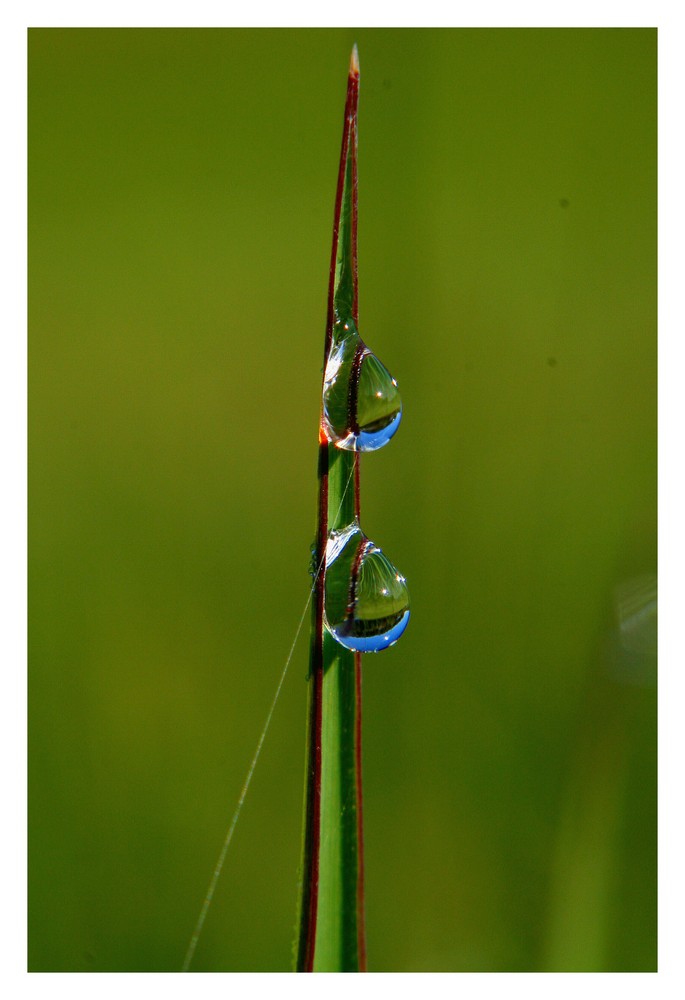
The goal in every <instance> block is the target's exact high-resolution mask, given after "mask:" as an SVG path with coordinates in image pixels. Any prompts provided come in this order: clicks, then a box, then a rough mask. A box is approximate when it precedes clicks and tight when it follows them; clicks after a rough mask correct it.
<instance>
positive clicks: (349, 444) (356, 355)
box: [323, 320, 402, 451]
mask: <svg viewBox="0 0 685 1000" xmlns="http://www.w3.org/2000/svg"><path fill="white" fill-rule="evenodd" d="M333 344H334V346H333V348H332V350H331V352H330V356H329V358H328V363H327V365H326V377H325V380H324V391H323V415H324V423H325V427H326V432H327V434H328V436H329V437H330V439H331V441H333V443H334V444H335V445H336V447H338V448H343V449H345V451H376V449H378V448H382V447H383V445H384V444H387V443H388V441H389V440H390V438H391V437H392V436H393V434H394V433H395V431H396V430H397V428H398V427H399V425H400V420H401V419H402V398H401V396H400V391H399V389H398V388H397V382H396V381H395V379H394V378H393V377H392V375H391V374H390V372H389V371H388V369H387V368H386V367H385V365H383V364H381V362H380V361H379V360H378V358H377V357H376V355H375V354H374V353H373V352H372V351H370V350H369V348H368V347H367V346H366V344H365V343H364V341H363V340H362V338H361V337H360V336H359V333H358V332H357V329H356V327H355V325H354V323H353V321H352V320H346V321H345V322H344V323H342V322H339V323H337V324H336V328H335V331H334V340H333Z"/></svg>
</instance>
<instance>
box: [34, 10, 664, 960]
mask: <svg viewBox="0 0 685 1000" xmlns="http://www.w3.org/2000/svg"><path fill="white" fill-rule="evenodd" d="M355 40H356V41H357V42H358V44H359V50H360V60H361V70H362V88H361V105H360V147H359V171H360V194H359V197H360V206H359V209H360V222H359V252H360V330H361V333H362V336H363V337H364V338H365V339H366V340H367V341H368V343H369V344H370V345H371V347H372V348H373V349H374V350H375V351H376V352H377V353H378V355H379V356H380V358H381V359H382V360H383V361H384V362H385V363H386V364H387V365H388V367H389V368H390V370H391V371H392V373H393V374H394V375H395V376H396V377H397V379H398V381H399V384H400V388H401V390H402V393H403V398H404V402H405V415H404V421H403V425H402V427H401V429H400V431H399V433H398V435H397V437H396V438H395V439H394V441H393V442H392V444H391V446H390V447H389V448H386V449H385V450H384V451H382V452H379V453H378V454H374V455H369V456H366V457H364V458H363V460H362V486H363V504H362V509H363V524H364V528H365V530H366V533H367V534H368V535H369V536H370V537H371V538H373V539H374V541H376V542H377V543H378V544H380V545H381V546H382V547H383V548H384V550H385V551H386V552H387V554H388V556H389V557H390V558H391V559H392V560H393V561H394V562H395V563H396V565H397V566H398V567H399V568H400V569H401V570H402V572H404V573H405V574H406V576H407V579H408V581H409V585H410V592H411V596H412V621H411V623H410V626H409V628H408V630H407V633H406V635H405V637H404V638H403V639H402V640H401V641H400V643H399V644H398V645H397V646H396V647H395V648H393V649H392V650H390V651H388V652H387V653H384V654H381V655H379V656H378V657H377V658H374V657H372V656H369V657H366V660H365V674H364V677H365V682H364V683H365V689H364V690H365V695H364V698H365V700H364V740H365V743H364V767H365V834H366V866H367V921H368V947H369V964H370V968H371V969H372V970H373V971H518V970H540V971H545V970H546V971H576V970H578V971H600V970H612V971H620V970H653V969H654V968H655V964H656V810H655V799H656V721H655V709H656V694H655V680H654V660H655V648H654V647H655V632H654V621H655V618H654V607H655V602H654V598H655V576H654V574H655V571H656V570H655V563H656V544H655V533H656V528H655V521H656V497H655V493H656V482H655V464H656V427H655V425H656V385H655V382H656V371H655V355H656V334H655V325H656V232H655V230H656V211H655V208H656V31H654V30H651V29H639V30H621V29H608V30H599V29H591V30H566V29H564V30H449V29H443V30H394V29H393V30H384V29H378V30H360V31H352V30H349V29H340V30H234V29H217V30H199V29H197V30H195V29H188V30H185V29H184V30H161V29H151V30H118V29H105V30H90V29H88V30H83V29H76V30H73V29H69V30H61V29H33V30H31V31H30V32H29V117H30V121H29V136H30V147H29V182H30V221H29V239H30V285H29V291H30V304H29V305H30V335H29V364H30V386H29V391H30V397H29V398H30V413H29V419H30V428H29V433H30V438H29V442H30V555H29V571H30V595H29V600H30V603H29V613H30V637H29V638H30V673H29V696H30V718H29V727H30V728H29V732H30V758H29V760H30V783H29V793H30V812H29V817H30V874H29V885H30V898H29V903H30V938H29V941H30V945H29V967H30V968H31V969H32V970H49V971H59V970H65V971H77V970H92V971H102V970H107V971H117V970H118V971H127V970H130V971H145V970H151V971H175V970H178V969H179V968H180V965H181V963H182V960H183V956H184V953H185V949H186V946H187V943H188V939H189V936H190V934H191V931H192V929H193V926H194V922H195V920H196V918H197V914H198V911H199V908H200V904H201V902H202V899H203V896H204V893H205V890H206V887H207V883H208V881H209V877H210V874H211V872H212V869H213V866H214V864H215V861H216V857H217V854H218V851H219V848H220V846H221V843H222V840H223V837H224V834H225V831H226V828H227V825H228V821H229V819H230V816H231V813H232V811H233V808H234V806H235V803H236V800H237V797H238V794H239V791H240V787H241V785H242V782H243V779H244V777H245V773H246V770H247V767H248V764H249V761H250V759H251V756H252V754H253V751H254V749H255V746H256V742H257V738H258V736H259V733H260V731H261V727H262V724H263V722H264V720H265V717H266V714H267V710H268V707H269V703H270V700H271V698H272V695H273V692H274V689H275V686H276V683H277V679H278V677H279V674H280V671H281V669H282V667H283V664H284V662H285V657H286V655H287V653H288V650H289V648H290V644H291V642H292V639H293V635H294V633H295V629H296V626H297V622H298V620H299V617H300V614H301V612H302V608H303V606H304V602H305V600H306V595H307V591H308V585H309V584H308V576H307V569H308V563H309V546H310V543H311V541H312V538H313V535H314V526H315V506H316V476H315V466H316V432H317V420H318V407H319V392H320V371H321V360H322V358H321V352H322V349H323V334H324V324H325V314H326V287H327V278H328V261H329V254H330V240H331V223H332V216H333V201H334V194H335V180H336V174H337V161H338V154H339V148H340V134H341V127H342V115H343V106H344V97H345V81H346V72H347V62H348V58H349V52H350V48H351V45H352V42H353V41H355ZM304 631H305V632H306V628H305V630H304ZM306 661H307V639H306V636H305V635H304V634H303V635H302V636H301V637H300V641H299V643H298V646H297V649H296V651H295V656H294V659H293V663H292V665H291V668H290V672H289V675H288V677H287V680H286V684H285V687H284V691H283V695H282V699H281V701H280V703H279V705H278V708H277V710H276V713H275V716H274V721H273V726H272V729H271V731H270V732H269V735H268V738H267V741H266V744H265V747H264V751H263V756H262V758H261V760H260V763H259V766H258V769H257V771H256V774H255V778H254V782H253V786H252V789H251V792H250V795H249V796H248V799H247V802H246V805H245V809H244V813H243V816H242V819H241V822H240V824H239V826H238V828H237V832H236V836H235V839H234V842H233V846H232V848H231V851H230V853H229V856H228V860H227V863H226V867H225V870H224V874H223V876H222V878H221V881H220V883H219V888H218V890H217V894H216V897H215V901H214V904H213V907H212V909H211V910H210V914H209V917H208V920H207V924H206V927H205V932H204V935H203V937H202V939H201V941H200V944H199V947H198V951H197V956H196V960H195V963H194V968H195V969H197V970H198V971H199V970H243V971H251V970H255V971H257V970H263V971H271V970H287V969H288V968H289V967H290V956H291V945H292V939H293V932H294V924H295V911H296V895H297V889H296V887H297V877H298V864H299V852H300V831H301V815H302V788H303V775H304V736H305V725H304V724H305V701H306V684H305V673H306V665H307V664H306Z"/></svg>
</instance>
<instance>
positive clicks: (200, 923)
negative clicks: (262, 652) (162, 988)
mask: <svg viewBox="0 0 685 1000" xmlns="http://www.w3.org/2000/svg"><path fill="white" fill-rule="evenodd" d="M355 465H356V463H355V464H354V465H353V466H352V469H351V470H350V474H349V476H348V479H347V483H346V484H345V489H344V490H343V492H342V496H341V498H340V506H339V507H338V511H337V513H336V515H335V518H334V523H335V521H337V519H338V515H339V514H340V511H341V510H342V506H343V502H344V500H345V496H346V494H347V490H348V489H349V486H350V483H351V482H352V476H353V475H354V468H355ZM325 560H326V553H325V551H324V553H323V555H322V556H321V562H320V563H319V565H318V567H317V570H316V573H315V574H314V582H313V583H312V586H311V588H310V591H309V596H308V597H307V600H306V602H305V605H304V608H303V609H302V615H301V616H300V622H299V625H298V626H297V631H296V632H295V638H294V639H293V641H292V645H291V646H290V652H289V653H288V656H287V658H286V661H285V666H284V667H283V670H282V672H281V677H280V680H279V682H278V686H277V687H276V694H275V695H274V697H273V700H272V702H271V707H270V708H269V713H268V715H267V717H266V722H265V723H264V727H263V729H262V732H261V735H260V737H259V740H258V742H257V749H256V750H255V752H254V755H253V757H252V762H251V764H250V767H249V768H248V772H247V777H246V778H245V781H244V782H243V787H242V790H241V792H240V796H239V798H238V804H237V806H236V808H235V812H234V813H233V817H232V819H231V822H230V824H229V827H228V831H227V833H226V836H225V837H224V842H223V845H222V847H221V851H220V852H219V857H218V859H217V863H216V865H215V867H214V872H213V873H212V877H211V879H210V881H209V886H208V888H207V893H206V895H205V899H204V902H203V904H202V908H201V910H200V915H199V916H198V918H197V922H196V924H195V929H194V931H193V934H192V936H191V938H190V942H189V944H188V950H187V951H186V956H185V959H184V961H183V965H182V967H181V972H188V971H189V969H190V965H191V963H192V961H193V957H194V955H195V950H196V948H197V943H198V941H199V940H200V935H201V934H202V928H203V927H204V924H205V920H206V918H207V911H208V910H209V907H210V905H211V902H212V899H213V897H214V891H215V889H216V886H217V883H218V881H219V877H220V876H221V871H222V869H223V867H224V862H225V860H226V855H227V853H228V848H229V846H230V844H231V840H232V839H233V833H234V831H235V828H236V825H237V823H238V819H239V817H240V813H241V810H242V808H243V803H244V802H245V798H246V796H247V792H248V789H249V787H250V782H251V781H252V775H253V774H254V770H255V767H256V766H257V761H258V760H259V755H260V753H261V752H262V745H263V743H264V739H265V737H266V734H267V732H268V729H269V726H270V725H271V719H272V716H273V714H274V709H275V708H276V702H277V701H278V698H279V695H280V693H281V688H282V687H283V681H284V680H285V675H286V674H287V672H288V667H289V666H290V661H291V660H292V658H293V653H294V652H295V646H296V644H297V640H298V639H299V637H300V632H301V631H302V625H303V624H304V619H305V615H306V614H307V608H308V607H309V605H310V602H311V599H312V595H313V593H314V590H315V588H316V582H317V580H318V578H319V574H320V573H321V570H322V569H323V565H324V562H325Z"/></svg>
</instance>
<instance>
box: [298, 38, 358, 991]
mask: <svg viewBox="0 0 685 1000" xmlns="http://www.w3.org/2000/svg"><path fill="white" fill-rule="evenodd" d="M358 100H359V64H358V62H357V59H356V47H355V50H354V51H353V55H352V60H351V62H350V72H349V76H348V79H347V100H346V102H345V121H344V125H343V137H342V148H341V151H340V166H339V169H338V184H337V189H336V196H335V214H334V218H333V247H332V251H331V265H330V271H329V282H328V311H327V318H326V337H325V349H324V378H325V370H326V362H327V360H328V355H329V353H330V349H331V345H332V341H333V327H334V324H335V319H336V317H335V272H336V262H337V255H338V241H339V229H340V213H341V208H342V199H343V190H344V186H345V173H346V168H347V159H348V155H349V156H351V161H352V164H351V165H352V220H351V221H352V233H351V242H352V278H353V302H352V313H353V318H354V321H355V323H358V318H359V317H358V313H359V304H358V279H357V106H358ZM350 144H351V146H350ZM329 447H333V446H332V445H330V444H329V440H328V436H327V434H326V431H325V429H324V426H323V414H322V419H321V422H320V429H319V511H318V530H317V566H319V567H320V566H321V563H322V561H323V558H324V553H325V551H326V543H327V540H328V457H329V456H328V449H329ZM359 496H360V495H359V456H358V454H355V456H354V511H355V517H356V518H357V519H359V506H360V503H359ZM324 590H325V572H319V574H318V576H317V578H316V594H315V600H316V605H315V608H316V610H315V614H316V630H315V637H314V644H313V649H312V685H313V687H312V705H311V716H310V732H309V746H310V756H309V767H310V772H309V781H308V800H307V829H306V834H305V836H306V851H305V857H306V864H307V866H308V870H306V871H305V872H304V873H303V874H304V878H305V885H306V886H307V905H306V906H305V907H304V908H303V914H302V919H303V927H302V933H301V936H300V942H301V944H300V947H301V954H300V961H299V963H298V965H299V968H301V969H303V971H305V972H312V971H313V970H314V956H315V950H316V920H317V911H318V899H319V846H320V835H321V765H322V760H321V745H322V723H323V638H324V622H323V609H324ZM354 670H355V700H356V706H355V710H356V754H355V765H356V790H357V837H358V865H359V867H358V872H357V946H358V954H359V967H360V970H361V971H366V938H365V924H364V860H363V839H362V770H361V653H355V656H354ZM303 943H304V948H303ZM302 948H303V951H304V953H302Z"/></svg>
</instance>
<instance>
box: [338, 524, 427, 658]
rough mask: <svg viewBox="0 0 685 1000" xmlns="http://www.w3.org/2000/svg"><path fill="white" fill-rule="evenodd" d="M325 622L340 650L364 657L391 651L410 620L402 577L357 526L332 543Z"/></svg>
mask: <svg viewBox="0 0 685 1000" xmlns="http://www.w3.org/2000/svg"><path fill="white" fill-rule="evenodd" d="M324 619H325V623H326V627H327V628H328V630H329V632H331V633H332V635H333V636H334V637H335V638H336V639H337V640H338V642H339V643H340V644H341V645H343V646H345V648H346V649H352V650H354V651H355V652H361V653H377V652H379V651H380V650H381V649H387V648H388V646H392V645H393V643H395V642H397V640H398V639H399V637H400V636H401V635H402V633H403V632H404V630H405V628H406V627H407V622H408V621H409V594H408V592H407V583H406V581H405V579H404V577H403V576H402V574H401V573H398V572H397V570H396V569H395V567H394V566H393V564H392V563H391V562H390V560H389V559H388V558H387V557H386V556H385V555H383V553H382V552H381V550H380V549H379V548H378V546H377V545H374V543H373V542H371V541H369V539H368V538H367V537H366V535H365V534H364V533H363V532H362V530H361V528H360V527H359V524H358V523H357V522H356V521H353V523H352V524H350V525H348V526H347V528H345V529H344V530H343V531H334V532H332V533H331V536H330V538H329V539H328V544H327V546H326V583H325V596H324Z"/></svg>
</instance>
